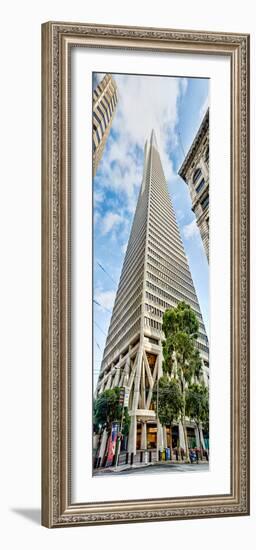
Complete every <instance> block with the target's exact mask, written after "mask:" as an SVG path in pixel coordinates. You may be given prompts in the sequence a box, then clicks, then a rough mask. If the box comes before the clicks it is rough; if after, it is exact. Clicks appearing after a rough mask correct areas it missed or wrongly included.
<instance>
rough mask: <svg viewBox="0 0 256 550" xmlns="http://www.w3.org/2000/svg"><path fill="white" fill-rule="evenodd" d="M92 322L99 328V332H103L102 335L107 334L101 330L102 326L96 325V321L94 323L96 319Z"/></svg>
mask: <svg viewBox="0 0 256 550" xmlns="http://www.w3.org/2000/svg"><path fill="white" fill-rule="evenodd" d="M94 324H95V325H96V327H97V328H98V329H99V330H100V332H102V334H104V336H107V334H106V332H104V330H102V328H101V327H100V326H99V325H98V323H96V321H94Z"/></svg>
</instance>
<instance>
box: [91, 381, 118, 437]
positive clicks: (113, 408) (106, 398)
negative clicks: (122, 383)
mask: <svg viewBox="0 0 256 550" xmlns="http://www.w3.org/2000/svg"><path fill="white" fill-rule="evenodd" d="M119 395H120V388H118V387H117V388H114V389H111V390H105V391H104V392H102V393H101V394H100V395H99V397H97V399H95V401H94V404H93V423H94V430H95V432H98V431H103V430H104V429H106V430H107V432H108V433H110V431H111V426H112V423H113V422H119V421H121V416H122V405H120V403H119Z"/></svg>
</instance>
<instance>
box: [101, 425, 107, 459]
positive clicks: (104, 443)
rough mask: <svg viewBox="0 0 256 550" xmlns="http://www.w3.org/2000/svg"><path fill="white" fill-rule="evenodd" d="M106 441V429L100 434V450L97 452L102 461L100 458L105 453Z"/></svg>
mask: <svg viewBox="0 0 256 550" xmlns="http://www.w3.org/2000/svg"><path fill="white" fill-rule="evenodd" d="M107 441H108V432H107V430H104V432H103V434H102V437H101V442H100V452H99V457H100V458H101V461H102V459H103V457H104V454H105V450H106V445H107Z"/></svg>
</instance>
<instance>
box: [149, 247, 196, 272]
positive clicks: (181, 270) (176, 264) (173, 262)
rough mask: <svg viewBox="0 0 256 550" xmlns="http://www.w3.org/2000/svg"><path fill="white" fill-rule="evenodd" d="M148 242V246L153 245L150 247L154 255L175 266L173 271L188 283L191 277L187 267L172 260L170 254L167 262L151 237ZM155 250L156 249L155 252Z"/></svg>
mask: <svg viewBox="0 0 256 550" xmlns="http://www.w3.org/2000/svg"><path fill="white" fill-rule="evenodd" d="M153 241H154V242H153ZM149 244H150V246H152V247H153V249H151V253H153V254H154V255H155V256H156V257H158V258H160V259H161V262H163V263H165V264H166V265H168V266H172V267H173V268H175V271H177V272H178V273H180V275H181V278H182V279H186V280H187V282H188V283H191V277H190V276H189V275H190V272H189V271H188V269H185V268H184V267H182V266H181V265H180V264H178V263H177V262H175V261H174V260H173V258H171V257H170V256H169V257H168V260H169V261H168V262H167V261H166V260H165V258H163V251H162V250H161V249H160V248H159V247H158V246H157V245H156V244H155V239H152V240H151V241H150V240H149ZM156 250H157V252H156Z"/></svg>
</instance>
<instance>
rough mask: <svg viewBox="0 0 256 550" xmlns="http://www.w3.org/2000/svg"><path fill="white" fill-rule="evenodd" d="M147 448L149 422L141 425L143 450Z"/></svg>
mask: <svg viewBox="0 0 256 550" xmlns="http://www.w3.org/2000/svg"><path fill="white" fill-rule="evenodd" d="M147 446H148V442H147V422H143V423H142V425H141V449H146V448H147Z"/></svg>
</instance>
